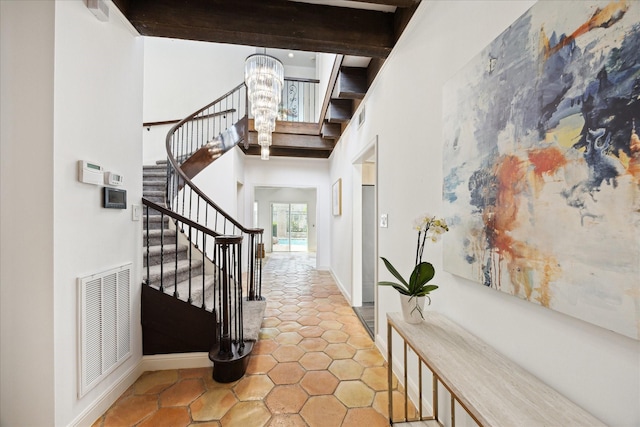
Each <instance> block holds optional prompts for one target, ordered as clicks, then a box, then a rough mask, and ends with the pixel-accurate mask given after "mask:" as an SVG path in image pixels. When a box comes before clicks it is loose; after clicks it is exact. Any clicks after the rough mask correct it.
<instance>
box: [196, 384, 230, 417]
mask: <svg viewBox="0 0 640 427" xmlns="http://www.w3.org/2000/svg"><path fill="white" fill-rule="evenodd" d="M236 403H238V399H236V397H235V395H234V394H233V392H232V391H231V390H229V389H226V388H218V389H214V390H209V391H207V392H206V393H205V394H203V395H202V396H200V397H199V398H198V399H196V400H195V401H194V402H193V403H192V404H191V405H189V408H190V409H191V418H192V419H193V421H211V420H219V419H220V418H222V417H223V416H224V415H225V414H226V413H227V411H229V410H230V409H231V408H232V407H233V406H234V405H235V404H236Z"/></svg>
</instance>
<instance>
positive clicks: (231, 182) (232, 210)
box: [192, 147, 246, 225]
mask: <svg viewBox="0 0 640 427" xmlns="http://www.w3.org/2000/svg"><path fill="white" fill-rule="evenodd" d="M243 156H244V154H243V153H242V151H240V149H239V148H237V147H236V148H233V149H232V150H229V151H227V152H226V153H224V154H223V155H222V156H220V157H218V158H217V159H216V160H215V161H214V162H213V163H211V164H210V165H209V166H207V167H206V168H204V169H203V170H202V171H201V172H200V173H199V174H198V175H196V176H195V177H194V178H193V179H192V181H193V183H194V184H195V185H196V186H198V188H200V189H201V190H202V191H203V192H204V193H205V194H206V195H207V196H208V197H209V198H210V199H211V200H213V201H214V202H215V203H216V204H217V205H218V206H220V207H221V208H222V210H224V211H225V212H226V213H228V214H229V215H231V216H232V217H233V218H237V214H238V212H237V209H238V203H237V183H238V181H240V182H242V176H241V175H240V174H238V172H236V169H238V167H239V166H240V165H241V162H239V161H237V158H240V159H241V158H242V157H243ZM241 172H242V171H240V173H241ZM245 224H246V223H245ZM243 225H244V224H243Z"/></svg>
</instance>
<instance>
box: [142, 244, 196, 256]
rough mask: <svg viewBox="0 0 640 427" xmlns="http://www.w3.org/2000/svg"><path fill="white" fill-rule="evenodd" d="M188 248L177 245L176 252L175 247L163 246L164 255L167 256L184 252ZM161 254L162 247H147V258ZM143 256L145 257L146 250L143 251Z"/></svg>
mask: <svg viewBox="0 0 640 427" xmlns="http://www.w3.org/2000/svg"><path fill="white" fill-rule="evenodd" d="M145 248H146V246H145ZM187 248H188V246H187V245H178V248H177V250H176V245H175V244H173V245H164V254H165V255H168V254H171V255H173V254H175V253H176V252H180V251H186V250H187ZM162 252H163V250H162V245H153V246H149V251H148V254H149V256H155V255H160V254H161V253H162ZM144 254H145V256H146V255H147V250H146V249H145V250H144Z"/></svg>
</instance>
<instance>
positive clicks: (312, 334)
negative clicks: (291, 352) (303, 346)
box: [298, 326, 324, 338]
mask: <svg viewBox="0 0 640 427" xmlns="http://www.w3.org/2000/svg"><path fill="white" fill-rule="evenodd" d="M298 333H299V334H300V335H302V336H303V337H305V338H316V337H319V336H321V335H322V334H323V333H324V329H322V328H321V327H320V326H303V327H302V328H300V329H299V330H298Z"/></svg>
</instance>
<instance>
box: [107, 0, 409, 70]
mask: <svg viewBox="0 0 640 427" xmlns="http://www.w3.org/2000/svg"><path fill="white" fill-rule="evenodd" d="M119 3H122V5H123V8H124V9H125V10H123V13H124V14H125V16H126V17H127V19H128V20H129V21H130V22H131V23H132V24H133V26H134V27H135V28H136V29H137V30H138V32H140V34H142V35H145V36H156V37H171V38H179V39H189V40H200V41H208V42H217V43H233V44H239V45H248V46H261V47H271V48H281V49H293V50H303V51H311V52H331V53H339V54H345V55H355V56H365V57H375V58H386V57H387V56H388V55H389V53H390V52H391V49H392V48H393V45H394V43H395V40H396V33H395V30H394V14H393V13H386V12H379V11H373V10H364V9H347V10H345V8H342V7H336V6H325V5H318V4H308V3H298V2H291V1H287V0H270V1H264V0H243V1H233V2H231V1H228V0H182V1H175V0H126V2H125V1H123V0H116V5H118V6H120V4H119ZM126 3H128V4H126Z"/></svg>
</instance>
